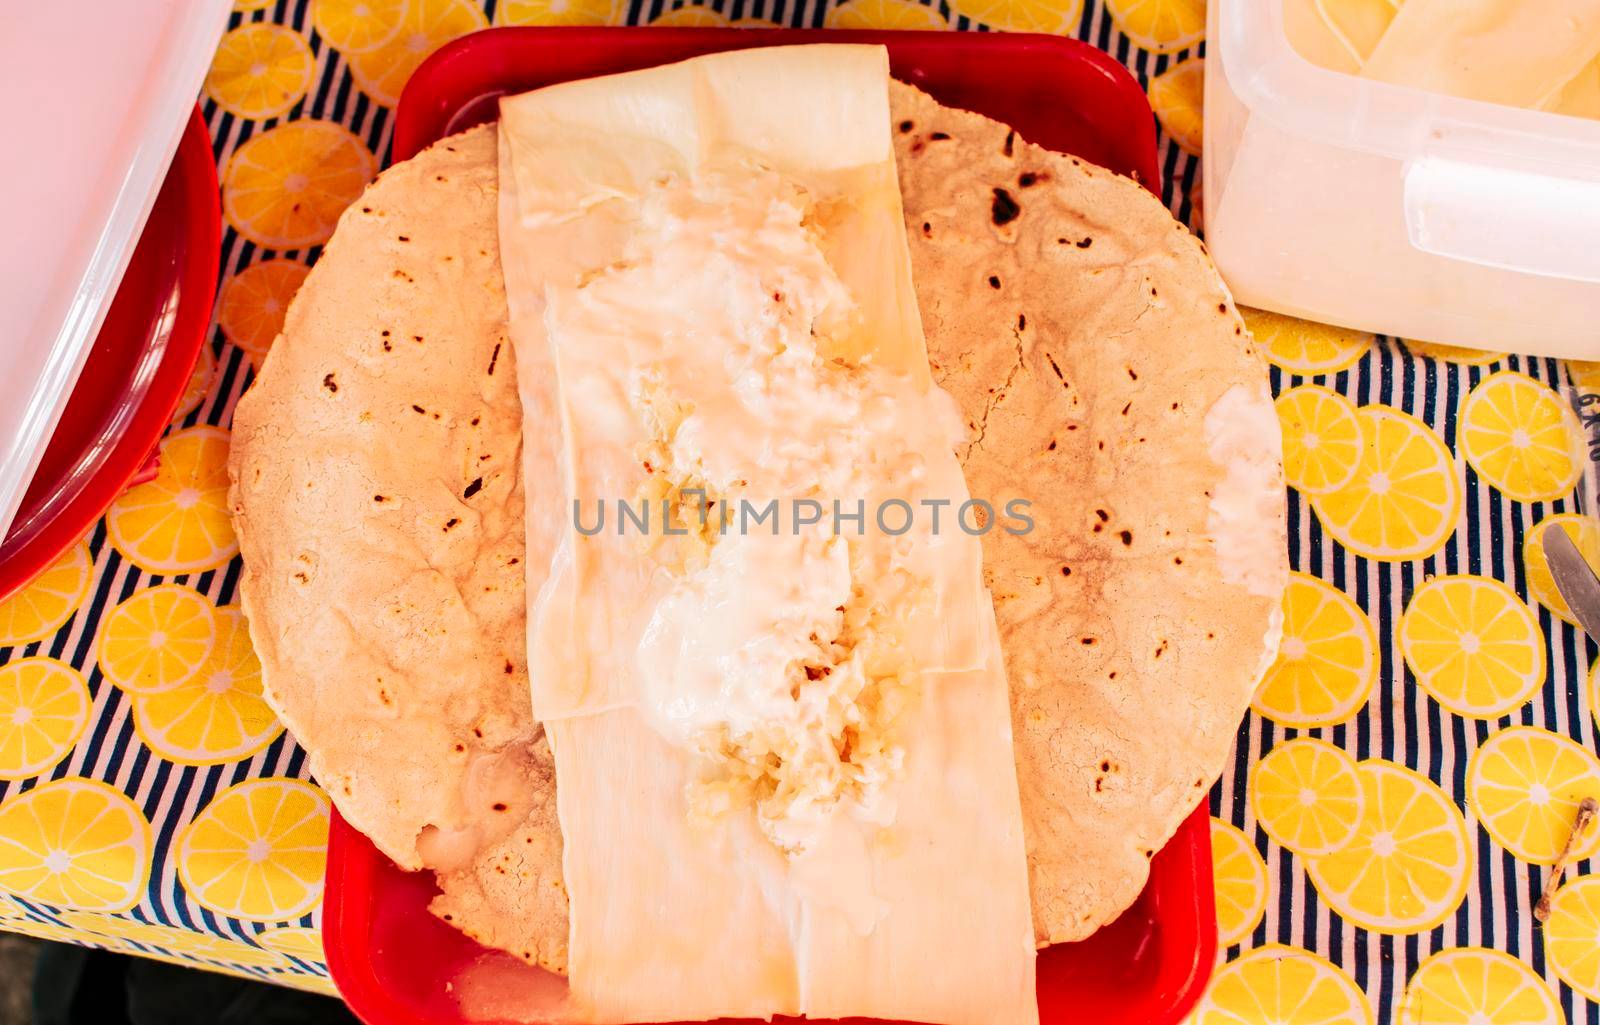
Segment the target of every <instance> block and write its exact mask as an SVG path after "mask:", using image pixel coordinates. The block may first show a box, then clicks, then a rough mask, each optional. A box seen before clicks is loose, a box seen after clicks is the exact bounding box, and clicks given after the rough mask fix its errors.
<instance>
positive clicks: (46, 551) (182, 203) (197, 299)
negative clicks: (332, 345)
mask: <svg viewBox="0 0 1600 1025" xmlns="http://www.w3.org/2000/svg"><path fill="white" fill-rule="evenodd" d="M221 240H222V209H221V197H220V195H219V194H218V190H217V165H216V160H215V158H214V157H213V156H212V153H211V130H210V128H209V127H207V125H206V121H205V116H204V115H203V113H202V112H201V109H200V107H199V106H198V105H197V106H196V107H195V108H194V111H193V112H192V113H191V114H190V115H189V120H188V124H187V126H186V127H185V128H184V132H183V135H182V136H181V138H180V139H179V142H178V148H177V151H176V153H175V154H174V155H173V159H172V166H171V168H170V169H169V170H168V172H167V177H166V179H165V180H164V181H163V182H162V185H161V190H160V192H159V193H158V194H157V196H156V201H155V205H154V206H152V207H151V210H150V216H149V218H148V219H147V221H146V222H145V227H144V230H143V231H142V232H141V233H140V236H139V242H138V243H137V245H136V246H135V249H134V254H133V256H132V258H131V259H130V260H129V262H128V269H127V270H126V271H125V272H124V274H123V277H122V281H121V282H120V283H119V284H118V286H117V292H116V295H115V296H114V297H113V299H112V301H111V308H110V309H109V310H108V311H107V313H106V319H105V322H104V323H103V324H102V325H101V327H100V331H99V333H98V334H97V335H96V336H95V341H94V346H93V348H92V349H91V351H90V354H89V357H88V359H87V360H86V361H85V363H84V367H83V372H82V373H81V374H80V375H79V377H78V382H77V384H76V385H75V386H74V388H73V392H72V396H71V398H69V399H68V402H67V407H66V409H65V410H64V411H63V412H62V415H61V421H60V422H59V423H58V424H57V425H56V429H55V432H54V433H53V434H52V438H51V442H50V444H49V446H48V447H47V448H46V450H45V455H44V457H43V459H41V461H40V464H39V469H38V470H37V471H36V472H35V474H34V479H33V481H32V482H31V483H30V484H29V486H28V490H27V493H26V494H25V495H24V496H23V500H22V504H21V506H20V507H19V508H18V511H17V518H16V521H15V524H21V523H22V522H23V520H24V518H25V516H26V515H27V513H28V512H29V511H30V510H36V509H38V508H39V507H40V506H41V505H42V504H43V503H44V502H45V501H47V500H48V499H49V497H50V496H51V494H52V493H53V492H54V491H55V490H56V488H57V487H58V486H59V484H60V481H59V479H57V478H56V474H57V473H59V472H62V471H64V470H66V469H68V468H69V467H70V466H71V464H72V462H73V461H75V460H76V459H77V458H78V456H79V455H80V453H81V450H82V449H83V448H86V447H87V446H88V445H90V444H93V443H95V442H96V441H97V440H98V439H97V438H96V437H95V436H93V432H94V431H96V430H98V429H100V428H101V427H102V425H104V422H105V421H104V419H103V418H104V417H105V415H106V413H107V410H108V409H109V408H110V407H111V406H113V405H114V404H115V403H116V402H117V401H118V400H119V399H120V398H123V397H124V396H125V393H124V392H122V391H120V390H119V389H121V388H123V387H124V386H125V381H124V380H123V379H122V378H124V377H126V376H127V375H129V374H131V373H132V372H133V371H134V369H135V368H136V367H137V366H138V365H139V363H140V362H141V360H140V357H141V356H142V355H143V352H145V351H148V350H149V348H151V347H153V346H154V345H157V344H164V346H165V348H164V350H163V351H162V353H161V357H160V363H159V365H158V366H157V367H156V369H155V371H154V373H153V376H152V377H151V379H150V383H149V386H148V388H147V389H146V390H145V392H144V395H143V398H142V399H140V400H139V405H138V408H137V409H136V410H135V412H134V413H133V415H132V417H131V419H130V420H129V421H128V422H127V424H126V425H125V426H124V427H123V428H122V430H121V432H120V434H118V435H117V436H116V438H115V440H114V441H113V442H112V443H111V448H110V451H109V452H108V453H107V454H106V456H105V458H104V460H103V462H102V463H101V465H100V467H99V468H98V469H97V470H95V471H94V473H93V475H92V476H91V477H90V478H89V479H88V480H87V481H86V482H85V483H84V484H83V486H82V488H81V490H80V491H79V492H78V493H77V494H76V495H74V496H72V497H71V498H70V499H69V500H67V502H66V504H65V506H64V507H63V508H61V509H60V510H59V511H57V512H56V513H54V514H53V515H52V516H51V517H50V518H49V519H48V520H47V521H45V522H44V523H42V524H41V525H40V526H39V527H38V528H37V529H36V530H34V531H33V532H32V533H31V534H30V535H29V536H27V537H25V538H20V537H19V538H13V537H7V538H6V539H5V544H4V545H0V601H3V600H4V599H6V598H8V597H10V596H11V595H12V594H15V593H16V592H17V591H19V590H21V589H22V588H23V587H25V586H27V585H28V583H29V582H31V581H32V580H33V578H34V577H36V576H38V575H39V574H40V573H42V572H43V571H44V570H45V569H46V568H48V567H49V566H50V565H51V564H52V563H53V562H55V560H56V559H57V558H59V557H60V555H61V553H62V552H64V551H66V550H67V548H68V547H70V546H71V545H72V544H73V543H74V542H76V541H77V540H78V539H79V538H81V537H83V535H84V534H86V533H87V532H88V531H89V529H90V528H91V527H92V526H93V525H94V521H95V520H96V519H98V518H99V516H100V515H101V513H103V512H105V510H106V509H107V507H109V506H110V505H111V503H112V501H113V500H115V499H116V497H117V496H118V495H119V494H121V493H122V491H123V490H124V489H125V488H126V487H127V486H128V484H129V482H130V481H131V480H132V478H133V477H134V475H135V474H136V473H137V472H138V471H139V470H140V468H141V467H143V466H144V465H145V463H146V462H147V461H148V460H149V458H150V456H151V454H152V453H153V452H154V451H155V448H156V445H157V444H158V443H159V441H160V439H161V435H162V433H163V432H164V431H165V430H166V428H167V424H168V423H169V422H171V420H172V414H173V411H174V410H176V409H177V407H178V402H179V400H180V399H182V398H183V392H184V388H185V387H186V386H187V384H188V380H189V375H190V374H191V373H192V372H193V370H194V365H195V361H196V360H197V359H198V358H199V356H200V346H201V345H203V344H204V343H205V340H206V329H207V327H208V326H209V325H210V323H211V310H212V304H213V300H214V298H215V295H216V284H217V269H218V267H219V265H220V261H221V250H220V244H221ZM175 263H176V265H174V264H175ZM157 297H159V298H160V299H161V301H160V302H156V303H154V304H153V305H154V309H153V310H152V308H151V307H152V302H151V300H152V299H153V298H157ZM174 300H176V306H177V309H176V311H175V313H174V314H173V315H172V323H171V328H170V329H169V330H168V331H167V332H166V337H165V339H162V338H160V327H159V319H160V318H161V317H162V316H163V314H164V309H165V307H166V306H168V305H169V304H171V303H172V302H173V301H174ZM134 342H139V343H142V350H143V351H141V352H140V353H137V354H130V353H129V352H128V351H127V349H128V347H129V346H130V345H131V344H132V343H134ZM108 370H109V371H110V372H109V373H108ZM75 443H77V444H75ZM69 447H73V448H77V449H78V450H77V451H67V450H66V449H67V448H69ZM15 524H14V527H13V529H15Z"/></svg>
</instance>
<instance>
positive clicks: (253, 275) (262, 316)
mask: <svg viewBox="0 0 1600 1025" xmlns="http://www.w3.org/2000/svg"><path fill="white" fill-rule="evenodd" d="M310 273H311V269H310V268H309V267H307V266H306V265H305V264H303V263H300V262H299V261H298V260H267V261H265V262H263V263H258V264H255V265H254V266H251V267H246V268H245V269H244V270H242V271H240V272H239V273H237V274H235V275H234V276H233V277H231V278H229V279H228V283H227V284H226V285H223V286H222V298H221V299H219V300H218V301H217V326H218V327H220V328H222V333H223V334H224V335H225V336H226V337H227V339H228V341H230V342H232V343H233V344H234V345H237V346H238V347H239V348H241V349H243V350H244V351H245V352H247V353H249V354H250V358H251V359H253V360H258V361H259V360H260V358H261V357H262V356H265V355H266V354H267V350H268V349H270V348H272V343H273V342H274V341H276V340H277V338H278V335H279V334H280V333H281V332H282V331H283V318H284V315H285V314H286V313H288V312H289V303H290V301H291V300H292V299H294V294H295V293H296V292H298V291H299V290H300V286H301V285H302V284H304V283H305V280H306V275H307V274H310Z"/></svg>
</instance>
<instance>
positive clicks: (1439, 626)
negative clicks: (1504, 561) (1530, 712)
mask: <svg viewBox="0 0 1600 1025" xmlns="http://www.w3.org/2000/svg"><path fill="white" fill-rule="evenodd" d="M1399 640H1400V650H1401V651H1402V652H1403V653H1404V655H1405V660H1406V664H1407V665H1409V666H1410V667H1411V671H1412V672H1413V673H1415V674H1416V677H1417V682H1418V683H1419V684H1420V685H1421V686H1422V689H1423V690H1425V691H1427V692H1428V693H1429V694H1431V695H1432V696H1433V698H1434V700H1435V701H1437V702H1439V704H1441V705H1443V706H1444V707H1445V708H1447V709H1449V710H1450V711H1452V712H1454V713H1456V714H1457V715H1464V716H1467V717H1469V718H1473V719H1498V718H1499V717H1500V716H1502V715H1505V714H1506V713H1508V712H1511V711H1514V710H1515V709H1517V708H1520V707H1521V706H1522V705H1523V704H1525V703H1526V702H1527V701H1528V699H1530V698H1531V697H1533V695H1534V693H1535V692H1537V691H1538V689H1539V687H1540V686H1541V685H1542V684H1543V683H1544V676H1545V654H1544V631H1542V630H1541V629H1540V628H1539V620H1538V617H1536V616H1535V615H1534V614H1533V610H1532V609H1530V608H1528V606H1527V605H1525V604H1523V602H1522V600H1521V599H1520V598H1518V597H1517V593H1516V592H1515V591H1513V590H1512V589H1511V588H1509V587H1507V586H1506V585H1505V584H1503V583H1501V582H1500V581H1498V580H1491V579H1490V578H1488V577H1470V576H1449V577H1435V578H1434V579H1432V580H1430V581H1428V582H1427V583H1425V584H1423V585H1422V586H1421V587H1419V588H1417V590H1416V593H1415V594H1413V595H1412V596H1411V602H1410V604H1408V605H1407V606H1406V611H1405V614H1404V615H1402V616H1401V617H1400V629H1399Z"/></svg>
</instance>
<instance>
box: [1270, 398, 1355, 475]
mask: <svg viewBox="0 0 1600 1025" xmlns="http://www.w3.org/2000/svg"><path fill="white" fill-rule="evenodd" d="M1276 406H1277V410H1278V423H1279V424H1280V425H1282V427H1283V474H1284V477H1285V478H1286V479H1287V480H1288V482H1289V484H1290V486H1291V487H1293V488H1295V489H1296V490H1298V491H1301V492H1303V493H1305V494H1308V495H1326V494H1328V493H1329V492H1332V491H1337V490H1339V489H1340V488H1342V487H1344V486H1345V485H1346V484H1348V483H1350V479H1351V478H1352V477H1354V476H1355V475H1356V468H1357V467H1358V466H1359V465H1360V464H1361V422H1360V421H1359V420H1357V419H1356V407H1355V406H1354V405H1353V404H1352V403H1351V402H1350V400H1349V399H1347V398H1345V397H1344V396H1343V395H1340V394H1339V393H1338V392H1333V391H1329V390H1328V389H1326V388H1324V387H1322V386H1321V385H1317V384H1303V385H1301V386H1300V387H1298V388H1291V389H1289V390H1288V391H1286V392H1284V393H1283V394H1282V395H1281V396H1279V397H1278V401H1277V403H1276Z"/></svg>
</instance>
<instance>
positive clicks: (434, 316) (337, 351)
mask: <svg viewBox="0 0 1600 1025" xmlns="http://www.w3.org/2000/svg"><path fill="white" fill-rule="evenodd" d="M497 180H498V179H497V176H496V171H495V140H494V132H493V130H492V129H490V128H482V129H477V130H474V131H471V132H467V133H464V134H462V135H459V136H455V137H453V138H451V139H447V140H445V141H444V142H442V143H440V144H439V145H436V146H434V147H433V148H431V149H429V150H428V151H427V152H426V153H423V154H421V155H419V156H418V157H417V158H416V159H414V160H409V161H406V162H405V163H402V164H398V165H396V166H395V167H393V168H391V169H389V170H388V171H387V172H385V173H384V174H383V176H382V177H381V178H380V179H379V180H378V181H376V182H375V183H373V185H372V186H370V187H369V188H368V189H367V191H366V193H365V194H364V195H363V196H362V197H361V199H360V200H358V201H357V202H356V203H355V204H354V205H352V206H351V207H350V208H349V209H348V210H347V211H346V212H345V214H344V216H343V217H342V218H341V219H340V222H339V229H338V232H337V233H336V236H335V237H334V239H333V240H332V241H331V242H330V243H329V245H328V248H327V251H326V252H325V253H324V254H323V256H322V259H321V260H319V261H318V262H317V265H316V267H315V268H313V269H312V271H311V275H310V277H309V278H308V279H307V281H306V284H305V286H304V287H303V288H301V290H300V293H299V295H298V296H297V297H296V298H295V301H294V303H293V305H292V306H291V307H290V309H289V314H288V317H287V319H286V321H285V323H284V330H283V334H282V335H281V336H280V337H279V338H278V340H277V342H276V343H275V344H274V346H273V348H272V351H271V352H270V354H269V355H268V358H267V359H266V362H265V364H264V365H263V367H262V369H261V374H260V376H259V377H258V378H257V379H256V381H255V382H254V384H253V385H252V386H251V388H250V390H249V391H248V392H247V393H246V394H245V396H244V397H243V398H242V399H241V400H240V402H239V405H238V409H237V410H236V411H235V414H234V426H233V447H232V452H231V456H230V461H229V470H230V473H231V474H232V477H233V490H232V494H231V496H230V502H231V508H232V510H233V515H234V521H235V527H236V529H237V530H238V532H239V537H240V547H241V550H242V551H243V554H244V560H245V562H244V573H243V575H242V577H241V578H240V583H239V591H240V598H241V601H242V603H243V605H244V609H245V614H246V615H247V616H248V618H249V622H250V633H251V639H252V640H253V641H254V642H255V646H256V651H257V652H258V654H259V655H260V657H261V665H262V680H263V683H264V686H265V690H266V697H267V700H268V701H269V702H270V703H271V704H272V706H273V708H274V709H275V710H276V711H277V713H278V715H279V717H280V718H282V719H283V721H284V724H285V725H286V726H288V728H289V730H290V732H292V733H293V734H294V735H295V737H296V738H297V739H299V741H300V743H301V744H302V745H303V746H304V747H305V748H306V749H307V751H308V752H309V753H310V758H311V771H312V773H313V774H314V775H315V776H316V778H317V779H318V781H319V782H320V783H321V784H322V786H323V787H324V789H326V790H327V791H328V793H329V795H330V796H331V797H332V798H333V801H334V803H335V804H336V805H337V806H338V808H339V811H340V813H341V814H342V815H343V816H344V817H345V818H346V819H348V820H349V821H350V823H351V824H352V825H354V826H355V827H356V828H357V829H359V830H361V831H362V832H363V833H365V834H367V836H369V837H371V838H372V840H373V842H374V843H375V844H376V845H377V847H378V849H379V850H381V851H382V852H383V853H384V854H385V855H387V856H388V857H389V858H391V859H392V860H393V861H394V862H395V863H396V864H398V865H400V866H401V867H402V868H407V869H419V868H422V867H424V866H425V865H429V866H433V867H439V868H442V869H443V871H441V872H440V880H439V881H440V886H441V889H442V894H441V896H440V898H439V899H438V900H437V901H436V905H435V906H436V910H437V911H438V912H439V913H440V914H442V915H445V916H448V917H450V918H451V919H452V920H454V921H455V923H456V924H457V925H459V926H460V927H462V928H463V929H464V930H465V931H466V932H467V933H468V934H470V935H472V936H474V937H475V938H477V939H480V940H482V941H484V942H485V943H488V944H489V945H491V946H495V947H502V948H505V949H508V950H511V951H514V952H516V953H517V954H519V955H521V956H523V957H525V958H526V959H528V960H530V961H534V962H536V963H541V964H545V965H547V966H549V967H556V968H559V967H562V966H563V965H564V964H565V957H566V907H565V895H564V894H562V893H560V891H559V886H560V865H561V860H560V835H559V833H558V832H555V829H556V826H555V821H556V817H555V787H554V766H553V762H552V760H551V758H550V751H549V747H548V746H547V745H546V744H545V743H544V741H543V738H542V734H541V731H540V730H539V727H538V725H537V724H536V723H535V722H534V721H533V718H532V715H531V713H530V711H529V697H528V676H527V663H526V644H525V642H524V640H523V629H524V623H525V621H526V618H527V612H526V603H525V601H524V590H523V566H522V563H523V560H524V559H525V558H527V553H526V552H525V546H524V540H523V492H522V477H521V470H520V465H521V450H522V440H521V439H522V411H521V407H520V403H519V401H518V398H517V388H516V377H517V375H516V368H515V366H514V362H513V358H512V353H511V344H510V342H509V341H508V340H507V339H506V327H505V322H506V301H505V289H504V285H503V283H502V280H501V275H500V259H499V247H498V242H497V235H496V230H495V203H496V197H497V195H498V186H497ZM528 781H532V783H533V785H532V786H529V785H528ZM425 835H426V836H429V837H431V838H432V842H431V843H430V841H428V840H424V841H423V843H422V847H423V848H429V847H432V848H434V849H433V850H432V851H431V852H430V851H428V850H419V839H421V838H423V837H424V836H425ZM430 853H431V857H430V856H429V854H430ZM513 879H514V880H515V892H510V891H509V890H508V883H509V882H510V881H511V880H513ZM545 893H548V894H550V898H549V899H546V898H545V897H544V896H542V895H543V894H545ZM508 908H515V909H517V911H516V913H515V914H508V913H506V910H505V909H508Z"/></svg>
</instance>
